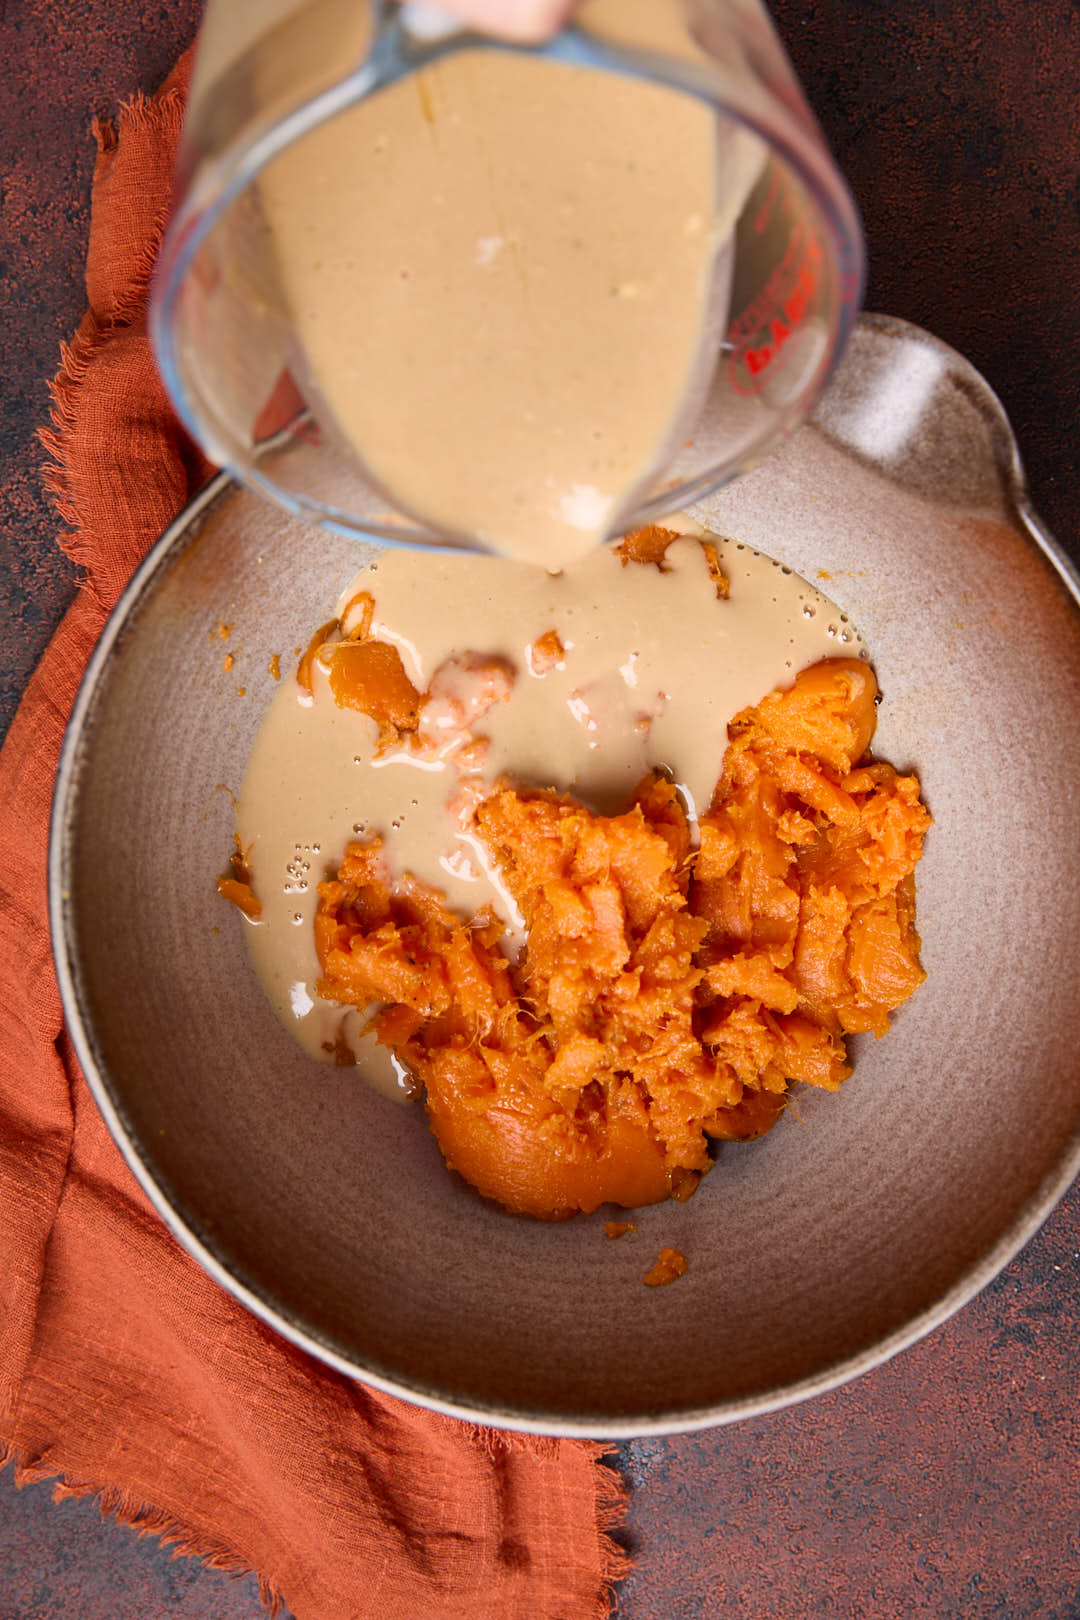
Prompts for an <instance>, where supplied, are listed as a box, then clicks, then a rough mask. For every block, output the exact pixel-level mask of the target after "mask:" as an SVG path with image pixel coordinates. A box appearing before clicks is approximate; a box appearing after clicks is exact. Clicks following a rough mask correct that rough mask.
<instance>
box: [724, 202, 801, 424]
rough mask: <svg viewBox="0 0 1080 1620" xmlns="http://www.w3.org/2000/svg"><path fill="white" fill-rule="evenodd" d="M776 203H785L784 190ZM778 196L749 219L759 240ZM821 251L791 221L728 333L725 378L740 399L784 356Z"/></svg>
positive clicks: (760, 383)
mask: <svg viewBox="0 0 1080 1620" xmlns="http://www.w3.org/2000/svg"><path fill="white" fill-rule="evenodd" d="M780 200H781V201H782V202H788V201H789V200H790V198H789V196H788V195H785V193H784V191H783V190H781V192H780ZM777 201H778V199H777V194H776V192H775V191H774V190H772V189H770V193H769V195H768V197H767V198H766V202H765V204H764V205H763V206H762V208H761V209H760V210H759V212H758V214H757V215H756V216H755V217H754V219H753V222H752V223H753V230H754V234H755V235H756V236H760V235H761V234H762V232H763V230H764V228H765V225H766V224H768V223H771V222H772V220H771V219H770V218H765V217H763V216H766V215H771V216H772V218H775V213H776V211H777ZM821 267H822V251H821V244H820V242H818V240H817V238H816V237H815V236H813V235H812V233H811V232H810V231H809V230H808V229H807V227H806V224H805V223H804V221H803V220H802V219H799V218H795V219H793V220H792V221H791V225H790V229H789V233H788V239H787V243H786V245H785V248H784V252H783V255H782V257H781V259H780V262H779V264H777V265H776V266H775V267H774V269H773V270H772V271H771V272H770V274H769V277H768V279H767V280H766V282H765V285H764V286H763V287H762V288H761V291H760V292H759V293H758V294H757V295H756V296H755V297H754V298H753V299H752V300H751V301H750V303H749V304H748V305H747V306H746V308H745V309H744V310H742V311H741V313H740V314H739V315H737V316H736V317H735V319H734V320H733V321H732V323H731V325H730V327H729V328H728V343H729V345H730V349H729V353H728V376H729V380H730V383H731V386H732V388H733V389H734V391H735V392H736V393H739V394H756V393H757V392H758V390H759V389H760V388H762V387H763V386H764V384H765V383H766V381H767V380H768V372H769V368H770V367H771V366H772V365H774V364H775V362H776V361H777V360H778V359H779V357H780V355H781V354H782V353H783V351H784V346H785V345H786V344H787V342H788V341H789V339H790V338H791V336H792V334H793V333H794V332H795V331H796V330H797V329H798V327H799V326H800V325H801V324H802V322H803V321H804V320H805V319H806V316H807V313H808V311H809V310H810V309H811V307H812V306H813V304H814V302H815V300H816V298H817V295H818V292H819V290H820V286H821Z"/></svg>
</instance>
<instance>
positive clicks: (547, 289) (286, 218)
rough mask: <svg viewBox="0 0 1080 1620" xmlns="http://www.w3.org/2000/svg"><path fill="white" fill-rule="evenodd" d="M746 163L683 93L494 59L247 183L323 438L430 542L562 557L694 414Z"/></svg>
mask: <svg viewBox="0 0 1080 1620" xmlns="http://www.w3.org/2000/svg"><path fill="white" fill-rule="evenodd" d="M652 9H655V8H652ZM761 161H762V147H761V143H760V142H759V141H758V140H757V138H756V137H754V136H751V135H749V134H748V133H746V132H744V131H741V130H738V129H736V128H735V127H734V126H726V127H724V128H720V127H719V126H718V124H717V120H716V118H715V115H714V114H713V113H712V111H711V110H710V109H709V108H707V107H706V106H705V105H704V104H703V103H700V102H698V101H695V100H693V99H691V98H690V97H688V96H686V95H683V94H680V93H678V92H676V91H672V90H669V89H667V88H665V87H662V86H657V85H650V84H646V83H643V82H641V81H639V80H635V79H631V78H626V77H623V76H620V75H616V74H609V73H600V72H596V71H589V70H586V69H581V68H576V67H571V66H567V65H565V64H555V63H551V62H544V61H538V60H535V59H532V58H529V57H521V56H514V55H508V54H506V53H503V52H499V51H475V50H474V51H466V52H461V53H458V54H454V55H451V56H450V57H448V58H446V59H444V60H442V61H441V62H439V63H437V64H436V65H434V66H432V67H429V68H426V69H424V70H423V71H422V72H420V73H417V74H414V75H412V76H411V77H409V78H407V79H405V80H402V81H400V82H399V83H397V84H395V85H393V86H391V87H390V88H389V89H387V90H384V91H381V92H380V93H379V94H377V95H376V96H374V97H373V98H371V99H370V100H368V101H365V102H362V103H361V104H360V105H358V106H356V107H354V108H352V109H351V110H349V111H348V112H346V113H344V114H342V115H340V116H339V117H337V118H335V119H333V120H332V121H331V122H329V123H327V124H326V125H324V126H322V127H321V128H320V129H318V130H316V131H314V132H313V133H312V134H311V135H309V136H307V137H305V138H304V139H303V140H301V141H300V142H298V143H297V144H295V145H294V146H292V147H291V148H289V149H288V150H287V151H285V152H284V153H282V155H281V156H280V157H278V158H277V159H275V160H274V162H273V163H272V164H270V165H269V166H268V168H267V169H266V170H265V171H264V173H263V174H262V176H261V177H260V180H259V192H260V197H261V202H262V207H263V211H264V214H265V218H266V222H267V225H268V227H269V230H270V233H271V237H272V240H273V243H274V251H275V254H276V257H277V262H278V268H279V273H280V279H281V284H282V292H283V296H284V298H285V301H286V303H287V305H288V307H289V310H290V314H291V319H292V323H293V326H294V328H295V331H296V333H297V337H298V341H299V345H300V350H301V353H300V356H299V358H298V359H297V360H295V361H294V365H295V366H296V368H297V370H298V371H299V372H300V373H301V374H302V383H303V386H304V390H305V392H306V393H307V394H308V396H309V399H310V400H311V402H312V403H313V405H314V406H315V409H316V411H317V413H318V414H319V415H320V416H321V418H322V420H323V423H324V427H328V429H329V431H330V432H331V433H333V434H334V435H335V436H337V437H339V438H341V439H343V440H345V441H347V443H348V444H349V445H350V446H351V447H352V448H353V449H354V450H355V451H357V452H358V453H359V454H360V456H361V457H362V459H363V461H364V463H365V464H366V466H367V469H368V470H369V472H370V473H371V474H372V475H373V476H374V478H375V479H376V481H377V482H378V483H379V484H380V485H381V486H382V488H383V490H384V492H386V493H387V494H388V495H389V496H390V497H391V498H392V499H393V500H395V501H396V502H399V503H400V504H402V505H403V506H405V507H406V508H407V509H409V510H410V511H412V512H413V513H414V514H416V515H417V516H418V517H420V518H423V519H425V520H426V521H428V522H429V523H431V524H432V525H434V526H435V527H437V528H439V529H440V530H442V531H443V532H450V533H457V534H462V535H469V536H473V537H476V538H479V539H480V540H482V541H483V542H484V543H486V544H488V545H490V546H491V547H492V548H493V549H495V550H499V551H503V552H505V553H508V554H510V555H513V556H519V557H528V558H530V559H532V560H536V561H542V562H543V563H544V564H545V565H546V566H548V567H559V566H562V565H563V564H564V563H565V562H567V561H568V560H569V559H571V558H573V557H575V556H580V555H583V554H584V553H585V552H586V551H587V550H589V549H590V548H591V547H592V546H593V545H594V544H595V543H596V541H597V540H598V539H599V538H600V537H601V536H603V535H605V534H608V533H611V532H612V530H613V528H614V527H615V526H616V521H617V518H618V516H619V514H620V513H621V512H625V511H626V510H628V502H629V501H630V499H631V497H632V496H633V494H634V493H635V492H636V491H639V490H640V489H642V488H644V487H645V486H648V485H650V484H651V483H652V482H653V479H654V476H655V474H656V473H657V471H658V469H659V468H660V467H662V466H663V465H664V464H665V463H666V462H667V460H668V459H669V458H670V455H671V454H672V453H673V451H674V450H675V449H676V448H677V447H678V446H679V445H680V444H681V443H682V442H683V440H684V439H685V437H686V434H687V432H688V430H689V429H690V427H691V425H692V423H693V421H694V420H695V419H696V417H697V415H698V411H699V408H700V405H701V401H702V397H703V394H704V390H705V387H706V384H707V383H708V381H709V379H710V377H711V375H712V372H713V368H714V366H715V362H716V357H717V353H718V346H719V343H720V341H721V338H722V335H723V331H724V328H725V326H726V320H727V312H728V294H729V289H730V277H731V262H732V246H731V243H732V230H733V226H734V222H735V219H736V218H737V215H738V213H739V211H740V209H741V207H742V204H743V202H744V200H745V198H746V195H747V193H748V191H749V189H750V187H751V185H752V184H753V182H754V180H755V179H756V177H757V174H758V173H759V172H760V167H761Z"/></svg>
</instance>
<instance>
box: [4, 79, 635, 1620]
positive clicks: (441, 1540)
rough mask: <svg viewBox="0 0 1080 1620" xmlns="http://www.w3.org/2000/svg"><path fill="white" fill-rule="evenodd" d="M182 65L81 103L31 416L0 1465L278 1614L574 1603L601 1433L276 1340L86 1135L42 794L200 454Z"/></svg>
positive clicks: (600, 1468) (611, 1485)
mask: <svg viewBox="0 0 1080 1620" xmlns="http://www.w3.org/2000/svg"><path fill="white" fill-rule="evenodd" d="M186 84H187V62H186V60H183V61H181V63H180V64H179V66H178V68H177V70H176V72H175V73H174V75H173V76H172V79H171V80H170V82H169V83H168V84H167V85H166V86H165V87H164V89H163V91H162V93H161V94H160V95H159V96H158V97H156V98H155V99H153V100H146V99H144V98H141V97H140V98H137V99H136V100H135V101H134V102H133V103H132V104H131V105H129V106H127V107H125V108H124V110H123V111H122V112H121V114H120V116H119V119H118V121H117V124H116V126H115V127H113V126H112V125H108V124H105V125H101V126H99V127H98V130H97V136H98V144H99V153H98V159H97V169H96V173H95V177H94V192H93V223H92V227H91V237H90V250H89V257H88V262H87V276H86V280H87V290H88V293H89V302H90V310H89V313H88V314H87V315H86V317H85V318H84V320H83V323H82V325H81V327H80V328H79V331H78V334H77V335H76V337H75V340H74V342H73V343H72V344H71V346H70V347H69V348H65V350H64V354H63V365H62V368H61V371H60V374H59V376H58V378H57V380H56V382H55V384H54V411H53V428H52V431H51V432H49V433H47V434H45V435H44V437H45V441H46V444H47V447H48V450H49V452H50V455H51V458H52V462H53V466H52V469H51V471H50V475H49V478H50V484H51V487H52V488H53V490H54V493H55V494H56V496H57V503H58V506H59V508H60V511H61V513H62V515H63V517H64V518H65V520H66V522H67V523H68V525H69V526H70V528H71V531H72V532H71V534H70V536H69V537H68V539H66V540H65V541H64V542H63V543H64V544H65V546H67V547H68V548H69V549H70V552H71V555H72V556H73V557H74V558H75V559H76V560H77V561H78V562H79V564H80V565H81V566H82V568H83V570H84V572H85V578H84V580H83V582H82V586H81V589H80V591H79V593H78V597H77V599H76V601H75V603H74V605H73V606H72V608H71V609H70V611H69V612H68V614H67V617H66V618H65V619H64V621H63V623H62V625H61V626H60V629H59V630H58V631H57V633H56V635H55V637H54V638H53V641H52V644H51V645H50V647H49V649H48V651H47V653H46V655H45V657H44V659H43V661H42V664H41V666H40V668H39V669H38V671H37V673H36V674H35V676H34V678H33V680H32V682H31V684H30V687H29V689H28V690H27V693H26V696H25V699H24V701H23V704H22V707H21V708H20V710H19V713H18V716H17V718H16V720H15V723H14V725H13V727H12V730H11V734H10V736H9V738H8V741H7V744H6V746H5V748H4V751H3V754H2V756H0V851H2V867H0V1461H6V1460H14V1462H15V1465H16V1468H17V1472H18V1479H19V1481H20V1482H23V1481H30V1480H39V1479H45V1478H52V1477H54V1476H59V1478H60V1480H61V1481H62V1483H61V1484H59V1485H58V1486H57V1493H56V1494H57V1496H58V1497H62V1496H64V1495H69V1494H72V1493H94V1492H96V1493H100V1500H101V1504H102V1508H103V1511H107V1512H111V1513H114V1514H116V1516H117V1517H118V1518H121V1519H122V1520H124V1521H125V1522H126V1523H128V1524H132V1525H135V1526H137V1527H138V1528H139V1529H141V1530H145V1531H147V1532H150V1533H153V1534H156V1535H160V1536H162V1537H163V1539H165V1540H166V1541H168V1542H172V1543H175V1545H176V1547H177V1549H178V1551H180V1552H184V1553H190V1554H194V1555H197V1556H200V1557H202V1558H204V1559H205V1560H206V1561H207V1562H208V1563H211V1564H213V1565H215V1566H217V1567H219V1568H222V1569H227V1570H233V1571H237V1572H240V1571H245V1570H253V1571H255V1572H256V1573H257V1575H258V1577H259V1581H260V1583H261V1587H262V1591H263V1594H264V1597H265V1598H266V1600H267V1601H268V1602H269V1603H270V1604H271V1606H272V1607H273V1606H276V1605H277V1604H278V1603H279V1602H280V1601H281V1600H284V1601H285V1602H286V1603H287V1604H288V1606H289V1607H290V1608H291V1609H292V1610H293V1612H294V1613H295V1615H296V1616H298V1620H366V1617H369V1616H370V1617H371V1620H398V1617H402V1620H444V1617H451V1616H453V1617H460V1620H579V1617H582V1620H584V1617H592V1616H600V1615H603V1614H606V1613H607V1612H608V1607H609V1603H610V1583H611V1582H612V1581H613V1580H614V1579H616V1578H618V1576H619V1575H621V1574H622V1573H624V1571H625V1568H626V1561H625V1558H624V1557H623V1555H622V1554H621V1553H620V1552H619V1550H618V1548H617V1547H616V1546H615V1545H614V1544H613V1542H612V1541H611V1540H610V1538H609V1535H608V1530H609V1529H610V1528H611V1527H612V1526H613V1525H614V1524H615V1523H616V1522H617V1521H618V1519H619V1517H620V1514H621V1511H622V1507H623V1494H622V1491H621V1487H620V1485H619V1482H618V1479H617V1476H616V1475H615V1474H614V1473H613V1472H612V1470H611V1469H610V1468H609V1467H608V1466H606V1464H604V1463H603V1462H602V1461H601V1458H602V1456H603V1454H604V1450H605V1448H603V1447H601V1446H599V1445H591V1444H586V1443H584V1442H578V1441H565V1440H554V1439H532V1438H529V1437H524V1436H514V1435H507V1434H502V1433H498V1432H496V1431H489V1430H482V1429H479V1428H476V1427H473V1426H472V1425H469V1424H466V1423H460V1422H457V1421H455V1420H454V1419H452V1418H443V1417H440V1416H437V1415H435V1414H432V1413H429V1412H425V1411H421V1410H419V1409H417V1408H415V1407H411V1406H408V1405H406V1404H403V1403H401V1402H399V1401H396V1400H393V1399H391V1398H389V1397H388V1396H385V1395H381V1394H378V1393H377V1392H375V1391H374V1390H368V1389H365V1388H364V1387H362V1386H361V1385H360V1384H357V1383H354V1382H352V1381H350V1380H349V1379H347V1378H344V1377H342V1376H340V1375H339V1374H337V1373H335V1372H331V1371H329V1370H328V1369H327V1368H325V1367H323V1366H322V1365H321V1364H320V1363H318V1362H316V1361H314V1360H312V1359H310V1358H309V1357H307V1356H305V1355H303V1354H301V1353H300V1352H299V1351H297V1350H294V1349H293V1348H291V1346H289V1345H288V1344H286V1343H285V1342H284V1341H283V1340H281V1339H279V1338H277V1337H276V1336H275V1335H274V1334H273V1333H272V1332H270V1331H269V1330H268V1329H267V1328H265V1327H264V1326H263V1325H262V1324H261V1323H260V1322H258V1321H257V1320H256V1319H255V1318H254V1317H253V1316H249V1315H248V1314H247V1312H246V1311H244V1310H243V1309H242V1307H241V1306H239V1305H238V1304H236V1303H235V1302H234V1301H233V1300H232V1298H230V1297H229V1296H228V1295H226V1294H225V1293H223V1292H222V1291H221V1290H220V1289H219V1288H218V1287H217V1286H216V1285H215V1284H214V1283H213V1282H211V1281H210V1279H209V1278H208V1277H207V1276H206V1275H204V1273H203V1272H202V1271H201V1270H200V1269H199V1268H198V1267H197V1266H196V1265H195V1263H194V1262H193V1261H192V1260H190V1259H189V1258H188V1256H187V1255H186V1254H185V1253H184V1252H183V1251H182V1250H181V1249H180V1248H178V1246H177V1245H176V1244H175V1243H174V1241H173V1239H172V1238H171V1236H170V1235H169V1233H168V1232H167V1231H166V1229H165V1228H164V1227H163V1226H162V1225H161V1223H160V1222H159V1221H158V1219H157V1217H156V1216H155V1215H154V1213H153V1211H152V1210H151V1208H150V1206H149V1204H148V1203H147V1200H146V1199H145V1198H144V1196H143V1194H142V1193H141V1191H140V1190H139V1188H138V1187H137V1185H136V1183H135V1182H134V1180H133V1179H132V1177H131V1175H130V1174H129V1172H128V1170H127V1168H126V1166H125V1165H124V1163H123V1161H122V1160H121V1158H120V1155H119V1153H118V1151H117V1149H116V1147H115V1146H114V1144H113V1141H112V1139H111V1137H110V1136H109V1134H108V1132H107V1131H106V1128H105V1125H104V1123H103V1122H102V1119H101V1117H100V1115H99V1114H98V1112H97V1109H96V1107H95V1105H94V1103H93V1100H92V1098H91V1096H90V1093H89V1091H88V1090H87V1087H86V1082H85V1080H84V1079H83V1076H82V1074H81V1073H80V1071H79V1068H78V1065H77V1063H76V1061H75V1059H74V1056H73V1053H72V1049H71V1046H70V1043H69V1041H68V1039H67V1036H66V1035H65V1032H64V1028H63V1023H62V1019H61V1010H60V1001H59V997H58V993H57V987H56V980H55V976H54V973H53V965H52V957H51V953H50V946H49V934H48V925H47V913H46V838H47V832H48V819H49V801H50V795H51V791H52V779H53V774H54V771H55V768H56V760H57V753H58V750H59V747H60V742H61V738H62V735H63V731H64V726H65V724H66V721H67V717H68V713H69V710H70V707H71V703H72V699H73V698H74V695H75V689H76V686H77V684H78V681H79V678H80V676H81V674H82V671H83V668H84V666H85V664H86V660H87V658H88V656H89V653H90V651H91V648H92V646H93V644H94V641H95V638H96V637H97V635H98V634H99V632H100V630H101V627H102V624H103V623H104V620H105V616H106V613H107V611H108V609H109V608H110V607H111V606H112V604H113V603H114V602H115V600H116V598H117V595H118V593H119V591H120V590H121V588H122V586H123V585H124V583H125V581H126V579H127V578H128V576H129V574H130V573H131V571H132V570H133V568H134V567H135V565H136V564H137V562H138V561H139V559H140V558H141V556H142V555H143V553H144V552H145V551H146V549H147V547H148V546H149V545H150V543H151V542H152V541H153V540H154V539H155V538H156V536H157V535H158V533H159V531H160V530H161V529H162V528H163V527H164V526H165V525H166V524H167V523H168V522H169V520H170V519H171V518H172V517H173V516H174V514H175V513H176V512H177V511H178V509H179V508H180V507H181V506H182V505H183V503H184V501H185V500H186V499H187V497H188V496H189V494H190V493H191V491H192V490H193V489H194V488H195V487H197V484H198V483H199V482H200V481H201V480H202V479H203V477H204V476H205V474H206V471H207V468H206V466H205V464H204V463H203V462H202V460H201V458H200V457H199V456H198V455H197V453H196V452H195V451H194V450H193V449H192V447H191V445H190V443H189V442H188V441H187V440H186V439H185V438H184V436H183V434H182V432H181V430H180V428H179V426H178V424H177V422H176V419H175V418H174V416H173V414H172V412H171V410H170V408H169V404H168V402H167V400H166V398H165V395H164V393H163V391H162V387H161V384H160V382H159V380H158V377H157V373H156V371H155V369H154V363H153V360H152V358H151V355H150V351H149V348H148V345H147V339H146V327H145V302H146V289H147V282H148V279H149V273H150V269H151V267H152V263H153V256H154V252H155V249H156V247H157V243H158V241H159V239H160V235H161V229H162V225H163V222H164V216H165V212H166V206H167V197H168V194H169V184H170V175H171V170H172V164H173V157H174V154H175V149H176V143H177V139H178V136H179V132H180V126H181V121H182V116H183V95H184V90H185V88H186Z"/></svg>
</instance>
